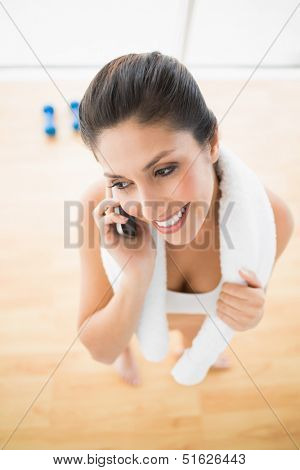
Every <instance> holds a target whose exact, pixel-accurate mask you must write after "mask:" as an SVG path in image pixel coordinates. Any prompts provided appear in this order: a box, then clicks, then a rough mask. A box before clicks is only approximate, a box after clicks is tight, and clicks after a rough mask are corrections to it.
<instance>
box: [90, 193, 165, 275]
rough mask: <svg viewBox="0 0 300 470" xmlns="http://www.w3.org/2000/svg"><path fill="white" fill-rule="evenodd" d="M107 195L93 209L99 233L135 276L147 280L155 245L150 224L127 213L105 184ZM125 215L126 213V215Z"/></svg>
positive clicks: (126, 269) (109, 249)
mask: <svg viewBox="0 0 300 470" xmlns="http://www.w3.org/2000/svg"><path fill="white" fill-rule="evenodd" d="M105 195H106V198H105V199H103V200H102V201H100V202H99V204H98V205H97V206H96V207H95V209H94V210H93V217H94V220H95V223H96V225H97V227H98V229H99V232H100V244H101V246H103V247H104V248H106V249H107V250H108V251H109V252H110V254H111V255H112V256H113V257H114V258H115V260H116V261H117V263H118V264H119V266H120V267H121V268H123V267H124V266H125V268H124V273H125V275H127V276H128V277H130V278H131V279H132V277H133V276H134V278H135V279H137V280H139V282H140V281H141V278H142V282H143V281H145V282H148V281H150V280H151V278H152V273H153V269H154V264H155V259H156V246H155V242H154V240H153V238H152V234H151V231H150V227H149V224H148V223H146V222H144V221H142V220H140V219H137V218H135V217H133V216H130V215H129V214H127V213H126V212H125V211H124V209H123V208H122V207H121V205H120V202H119V201H118V200H116V199H114V198H113V194H112V190H111V188H109V187H107V186H106V189H105ZM123 214H126V216H127V218H125V217H124V215H123Z"/></svg>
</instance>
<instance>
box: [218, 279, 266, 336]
mask: <svg viewBox="0 0 300 470" xmlns="http://www.w3.org/2000/svg"><path fill="white" fill-rule="evenodd" d="M239 273H240V275H241V276H242V278H243V279H245V280H246V281H247V284H248V285H247V286H245V285H241V284H235V283H231V282H224V283H223V285H222V290H221V292H220V295H219V299H218V301H217V315H218V317H220V318H221V319H222V320H223V321H224V322H225V323H227V325H229V326H231V328H233V329H234V330H237V331H245V330H248V329H250V328H254V327H255V326H256V325H257V324H258V323H259V322H260V320H261V319H262V316H263V313H264V304H265V291H264V289H263V287H262V285H261V283H260V281H259V280H258V278H257V277H256V274H255V273H254V272H253V271H250V270H248V271H247V272H244V271H242V270H239Z"/></svg>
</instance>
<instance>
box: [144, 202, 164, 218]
mask: <svg viewBox="0 0 300 470" xmlns="http://www.w3.org/2000/svg"><path fill="white" fill-rule="evenodd" d="M140 205H141V216H142V217H143V218H145V219H147V220H148V221H149V222H152V221H153V220H156V219H159V218H160V217H161V214H165V212H166V207H167V202H166V201H162V200H159V199H144V200H143V201H141V203H140Z"/></svg>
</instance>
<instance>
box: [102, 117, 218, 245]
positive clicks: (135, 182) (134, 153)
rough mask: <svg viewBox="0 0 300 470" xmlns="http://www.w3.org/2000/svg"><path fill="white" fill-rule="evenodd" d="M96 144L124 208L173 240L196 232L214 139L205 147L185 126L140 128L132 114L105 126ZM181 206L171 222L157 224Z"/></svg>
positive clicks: (209, 190)
mask: <svg viewBox="0 0 300 470" xmlns="http://www.w3.org/2000/svg"><path fill="white" fill-rule="evenodd" d="M96 145H97V149H96V150H95V155H96V157H97V158H98V160H99V162H100V164H101V166H102V168H103V171H104V176H105V179H106V184H107V186H111V187H112V194H113V198H114V199H116V200H118V201H119V202H120V205H121V206H122V208H123V209H124V210H125V211H126V212H127V213H128V214H130V215H132V216H134V217H137V218H138V219H140V220H142V221H144V222H146V223H149V224H152V225H153V227H155V229H156V230H158V231H159V233H160V236H162V237H163V238H164V239H165V240H166V241H167V242H168V243H171V244H172V245H186V244H189V243H191V242H192V241H193V240H194V239H195V238H196V236H197V233H198V232H199V230H200V229H201V226H202V225H203V223H204V220H205V217H206V215H207V212H208V210H209V208H210V204H211V202H212V198H213V194H214V188H215V176H214V169H213V166H212V165H213V163H214V162H215V161H216V160H217V158H218V142H216V145H215V144H214V145H213V147H210V146H209V147H208V148H207V150H203V149H202V148H201V147H200V146H199V144H198V142H197V141H196V140H195V139H194V138H193V136H192V135H191V133H190V132H188V131H177V132H174V131H170V130H166V129H165V128H163V127H162V126H158V125H157V126H147V127H143V128H142V127H140V126H139V125H138V124H137V123H136V121H134V120H133V119H131V120H127V121H126V122H123V123H122V124H119V125H118V126H117V127H114V128H111V129H107V130H105V131H104V132H103V133H102V135H101V137H100V138H98V141H97V142H96ZM167 151H168V153H167ZM163 152H164V155H163V156H162V153H163ZM159 154H161V155H159ZM155 157H156V158H155ZM159 157H161V158H159ZM184 206H186V210H184V209H183V211H184V212H182V213H183V216H182V218H181V219H179V220H178V219H176V217H175V219H172V222H175V225H173V226H168V227H160V226H159V222H160V221H162V220H165V219H167V220H169V219H170V218H171V217H172V216H173V215H175V214H178V212H179V211H180V210H181V209H182V208H183V207H184Z"/></svg>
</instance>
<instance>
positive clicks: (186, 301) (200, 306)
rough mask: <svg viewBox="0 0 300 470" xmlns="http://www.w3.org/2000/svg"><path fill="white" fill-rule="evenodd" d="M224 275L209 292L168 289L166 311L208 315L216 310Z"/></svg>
mask: <svg viewBox="0 0 300 470" xmlns="http://www.w3.org/2000/svg"><path fill="white" fill-rule="evenodd" d="M222 283H223V277H222V276H221V280H220V282H219V284H218V285H217V287H215V288H214V289H213V290H210V291H208V292H202V293H198V292H195V293H194V292H176V291H173V290H169V289H167V296H166V311H167V312H170V313H181V314H182V313H195V314H198V315H207V314H210V313H211V312H213V311H214V309H215V306H216V302H217V300H218V297H219V293H220V291H221V289H222Z"/></svg>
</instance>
